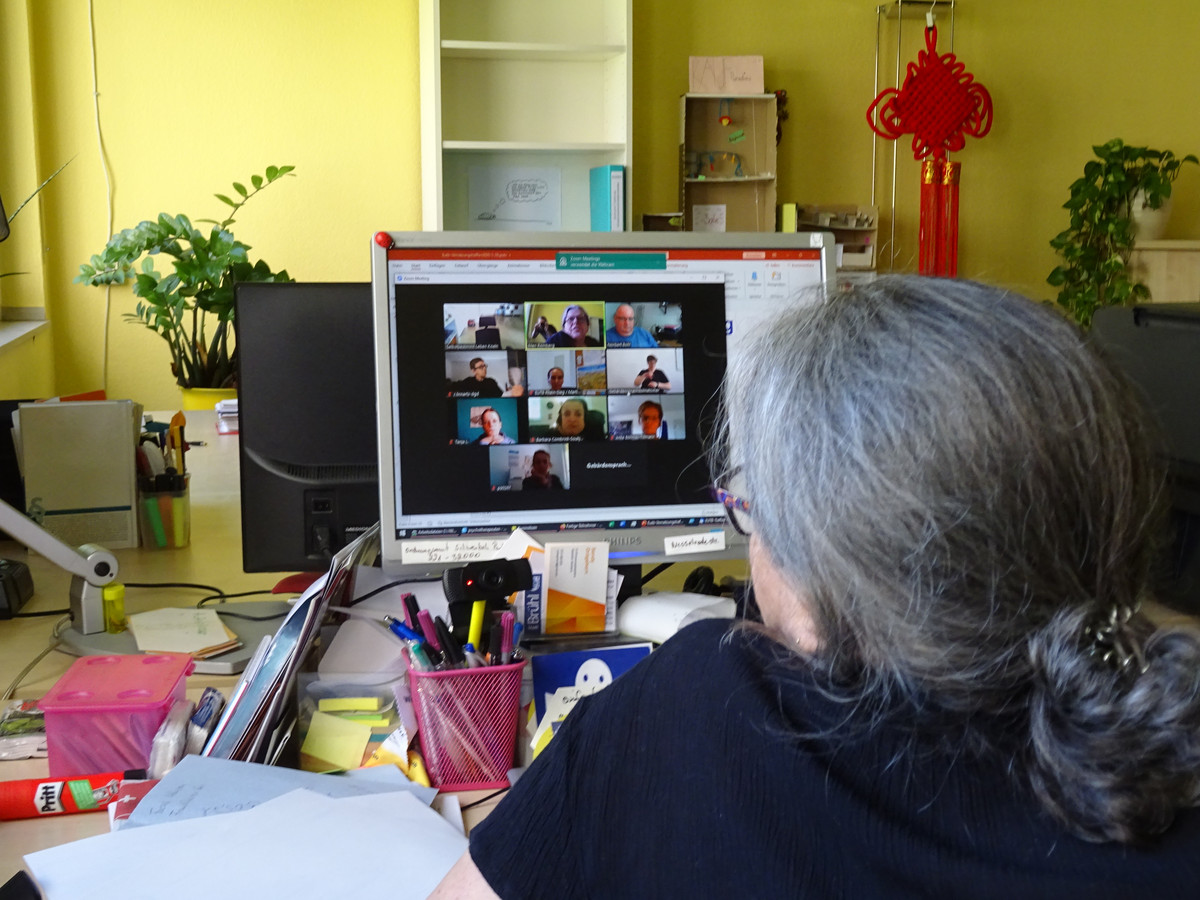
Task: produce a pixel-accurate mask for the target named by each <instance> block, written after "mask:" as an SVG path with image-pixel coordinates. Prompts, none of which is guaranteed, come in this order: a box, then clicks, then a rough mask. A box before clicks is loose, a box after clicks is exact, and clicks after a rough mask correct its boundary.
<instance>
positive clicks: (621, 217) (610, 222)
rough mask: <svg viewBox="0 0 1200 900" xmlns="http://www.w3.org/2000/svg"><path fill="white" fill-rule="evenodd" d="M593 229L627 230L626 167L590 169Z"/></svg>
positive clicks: (597, 167)
mask: <svg viewBox="0 0 1200 900" xmlns="http://www.w3.org/2000/svg"><path fill="white" fill-rule="evenodd" d="M590 186H591V191H590V194H591V202H592V231H624V230H625V167H624V166H596V167H595V168H593V169H591V170H590Z"/></svg>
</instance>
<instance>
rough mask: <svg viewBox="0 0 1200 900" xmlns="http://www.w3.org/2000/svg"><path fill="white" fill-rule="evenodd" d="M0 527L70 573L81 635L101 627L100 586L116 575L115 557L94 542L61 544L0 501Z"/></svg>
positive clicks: (73, 616) (73, 609) (74, 615)
mask: <svg viewBox="0 0 1200 900" xmlns="http://www.w3.org/2000/svg"><path fill="white" fill-rule="evenodd" d="M0 529H2V530H4V531H7V532H8V533H9V534H10V535H12V536H13V537H14V538H16V539H17V540H18V541H20V542H21V543H22V544H24V545H25V546H26V547H28V548H29V549H30V550H33V551H35V552H36V553H40V554H41V555H42V556H44V557H46V559H48V560H50V562H52V563H54V564H55V565H56V566H58V567H59V568H60V569H62V570H64V571H66V572H70V573H71V576H72V578H71V619H72V621H73V622H74V625H75V627H76V628H77V629H78V630H79V632H80V633H81V634H95V633H96V632H98V631H103V630H104V586H105V585H106V584H111V583H112V582H113V581H115V580H116V577H117V558H116V557H115V556H114V555H113V553H112V551H111V550H106V549H105V548H103V547H101V546H99V545H98V544H82V545H80V546H79V547H77V548H73V547H70V546H69V545H67V544H64V543H63V542H62V541H60V540H59V539H58V538H56V537H55V536H54V535H52V534H51V533H50V532H48V531H46V530H45V529H44V528H42V526H40V525H38V524H37V523H36V522H34V521H33V520H32V519H30V518H29V517H28V516H26V515H25V514H24V513H22V512H21V511H20V510H18V509H15V508H13V507H12V506H10V505H9V504H7V503H5V502H4V501H3V500H0Z"/></svg>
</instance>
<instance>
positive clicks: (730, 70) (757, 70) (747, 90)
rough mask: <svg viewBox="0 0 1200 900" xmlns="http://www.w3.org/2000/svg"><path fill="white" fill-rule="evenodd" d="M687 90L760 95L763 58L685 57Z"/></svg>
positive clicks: (696, 92)
mask: <svg viewBox="0 0 1200 900" xmlns="http://www.w3.org/2000/svg"><path fill="white" fill-rule="evenodd" d="M688 91H690V92H691V93H693V94H734V95H736V94H761V93H763V58H762V57H761V56H689V57H688Z"/></svg>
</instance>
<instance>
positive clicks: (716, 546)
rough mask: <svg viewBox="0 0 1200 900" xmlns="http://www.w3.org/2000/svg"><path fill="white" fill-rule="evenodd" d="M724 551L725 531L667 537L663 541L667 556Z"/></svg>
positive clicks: (664, 552) (664, 551)
mask: <svg viewBox="0 0 1200 900" xmlns="http://www.w3.org/2000/svg"><path fill="white" fill-rule="evenodd" d="M724 549H725V532H724V531H710V532H708V533H707V534H689V535H680V536H677V537H667V538H665V539H664V540H663V555H665V556H679V555H680V554H683V553H716V552H717V551H719V550H724Z"/></svg>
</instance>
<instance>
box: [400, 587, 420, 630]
mask: <svg viewBox="0 0 1200 900" xmlns="http://www.w3.org/2000/svg"><path fill="white" fill-rule="evenodd" d="M400 602H401V603H403V604H404V624H405V625H407V626H408V627H409V628H411V629H412V630H413V631H421V623H420V620H419V618H418V617H419V615H420V612H421V607H420V606H419V605H418V604H417V598H416V596H415V595H414V594H404V595H403V596H401V598H400Z"/></svg>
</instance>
